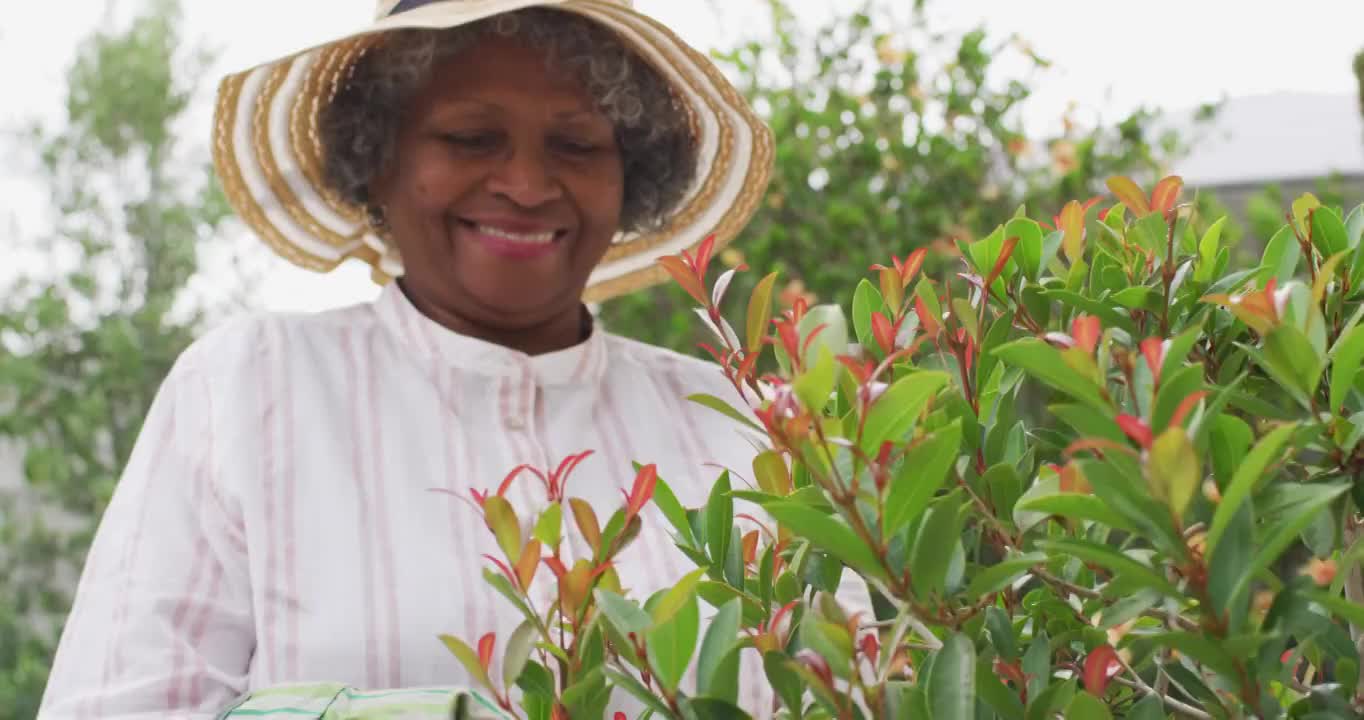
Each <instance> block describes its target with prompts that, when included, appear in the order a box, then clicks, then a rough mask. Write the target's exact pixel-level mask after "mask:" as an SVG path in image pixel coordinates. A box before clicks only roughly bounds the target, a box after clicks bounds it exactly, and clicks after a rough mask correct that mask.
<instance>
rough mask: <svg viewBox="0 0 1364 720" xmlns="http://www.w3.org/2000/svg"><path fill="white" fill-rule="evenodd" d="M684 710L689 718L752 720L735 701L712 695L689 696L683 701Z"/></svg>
mask: <svg viewBox="0 0 1364 720" xmlns="http://www.w3.org/2000/svg"><path fill="white" fill-rule="evenodd" d="M682 710H683V713H684V714H686V716H687V718H688V720H751V716H750V715H749V714H748V713H746V712H744V711H743V710H740V709H739V706H737V705H735V704H734V701H729V700H720V699H717V698H711V697H696V698H687V699H686V700H683V701H682Z"/></svg>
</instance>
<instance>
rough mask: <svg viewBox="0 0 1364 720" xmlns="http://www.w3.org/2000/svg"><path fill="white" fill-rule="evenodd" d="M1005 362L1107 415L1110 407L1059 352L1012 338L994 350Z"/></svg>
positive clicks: (1034, 340) (1040, 344)
mask: <svg viewBox="0 0 1364 720" xmlns="http://www.w3.org/2000/svg"><path fill="white" fill-rule="evenodd" d="M995 355H996V356H997V357H999V358H1000V359H1001V360H1003V361H1004V362H1005V363H1007V364H1009V365H1012V366H1014V367H1018V368H1022V369H1023V370H1025V371H1027V373H1028V374H1029V375H1032V376H1033V377H1036V378H1037V379H1038V380H1041V381H1042V382H1043V383H1046V384H1047V385H1049V386H1051V387H1052V388H1055V389H1056V390H1059V391H1061V392H1063V393H1065V394H1067V395H1069V396H1070V397H1072V398H1075V399H1076V400H1079V401H1081V402H1084V403H1086V404H1087V405H1089V406H1090V407H1092V408H1094V409H1096V410H1098V411H1100V412H1101V413H1104V414H1105V416H1110V415H1109V414H1110V413H1112V409H1111V407H1110V406H1109V404H1108V402H1107V401H1105V400H1104V399H1103V397H1102V396H1101V395H1100V390H1099V387H1098V386H1097V385H1095V384H1094V383H1093V382H1092V381H1091V380H1089V379H1088V378H1085V377H1083V376H1081V375H1080V374H1079V373H1077V372H1075V371H1074V370H1072V369H1071V368H1070V366H1069V365H1067V364H1066V361H1065V359H1064V358H1062V357H1061V351H1059V350H1057V349H1056V348H1054V347H1052V346H1051V345H1048V344H1047V343H1045V342H1043V341H1041V340H1036V339H1032V338H1027V339H1024V340H1016V341H1014V342H1011V343H1009V344H1007V345H1002V346H1000V347H999V348H998V349H997V350H995Z"/></svg>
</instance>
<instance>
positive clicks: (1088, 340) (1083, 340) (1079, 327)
mask: <svg viewBox="0 0 1364 720" xmlns="http://www.w3.org/2000/svg"><path fill="white" fill-rule="evenodd" d="M1103 329H1104V326H1103V323H1102V322H1100V321H1099V318H1097V317H1095V316H1093V315H1081V316H1079V317H1077V318H1075V320H1074V321H1073V322H1072V323H1071V324H1070V336H1071V337H1073V338H1075V346H1076V347H1078V348H1081V349H1082V350H1084V351H1085V352H1086V353H1088V354H1090V355H1093V354H1094V351H1095V350H1096V349H1098V347H1099V339H1100V338H1101V337H1102V336H1103Z"/></svg>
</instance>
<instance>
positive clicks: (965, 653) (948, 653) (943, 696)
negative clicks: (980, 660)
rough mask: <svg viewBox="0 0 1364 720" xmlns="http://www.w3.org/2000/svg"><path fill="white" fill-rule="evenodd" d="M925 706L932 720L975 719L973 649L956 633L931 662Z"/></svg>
mask: <svg viewBox="0 0 1364 720" xmlns="http://www.w3.org/2000/svg"><path fill="white" fill-rule="evenodd" d="M927 682H928V706H929V711H930V712H931V713H932V716H933V720H973V719H974V718H975V716H976V648H975V646H974V645H972V644H971V640H970V638H968V637H967V636H965V635H963V634H961V633H956V634H954V635H952V636H951V637H949V638H947V641H946V642H944V643H943V648H942V649H941V650H939V651H938V653H937V655H936V656H935V657H934V658H933V669H932V671H931V673H930V675H929V677H928V681H927Z"/></svg>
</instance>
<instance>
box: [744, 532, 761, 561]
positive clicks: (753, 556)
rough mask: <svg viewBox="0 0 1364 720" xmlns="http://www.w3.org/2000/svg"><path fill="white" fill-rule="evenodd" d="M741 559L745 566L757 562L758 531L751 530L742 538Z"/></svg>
mask: <svg viewBox="0 0 1364 720" xmlns="http://www.w3.org/2000/svg"><path fill="white" fill-rule="evenodd" d="M743 548H744V552H743V557H744V563H745V564H751V563H754V562H757V560H758V531H757V530H753V531H751V532H749V533H748V534H747V535H745V536H744V539H743Z"/></svg>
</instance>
